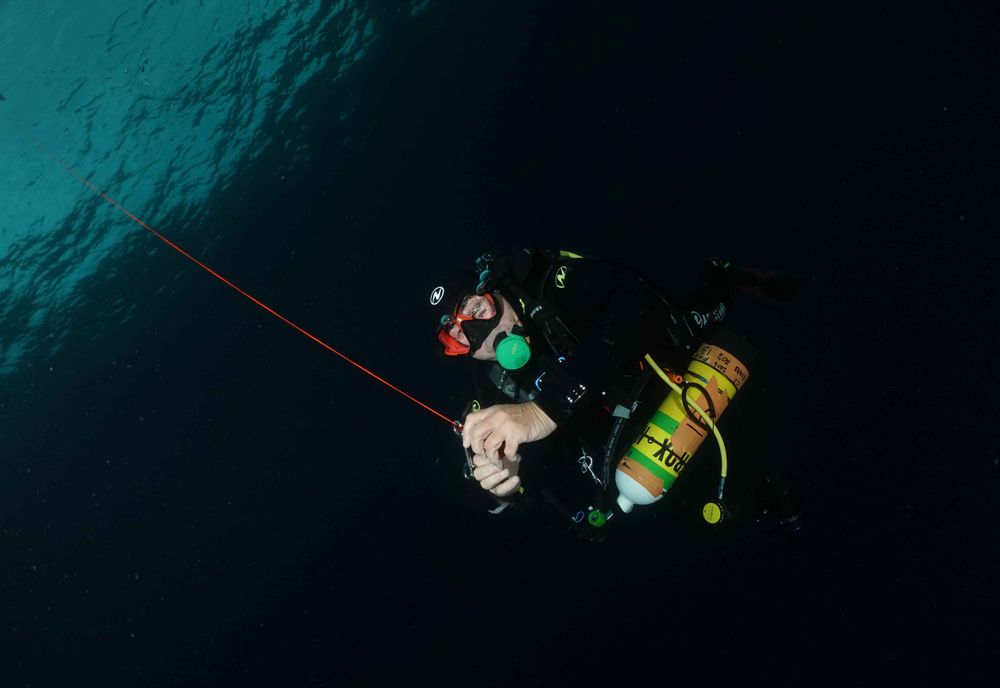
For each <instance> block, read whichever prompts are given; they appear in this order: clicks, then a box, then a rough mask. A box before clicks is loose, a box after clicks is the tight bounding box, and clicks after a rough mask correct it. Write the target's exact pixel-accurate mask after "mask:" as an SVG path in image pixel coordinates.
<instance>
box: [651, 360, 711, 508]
mask: <svg viewBox="0 0 1000 688" xmlns="http://www.w3.org/2000/svg"><path fill="white" fill-rule="evenodd" d="M644 358H645V359H646V362H647V363H649V365H650V366H651V367H652V368H653V370H655V371H656V374H657V375H659V376H660V378H661V379H662V380H663V381H664V382H666V383H667V386H668V387H670V389H672V390H674V391H675V392H677V394H679V395H680V397H681V399H682V400H683V399H684V390H682V389H681V388H680V387H679V386H678V385H677V383H676V382H674V381H673V380H671V379H670V378H669V377H668V376H667V374H666V373H665V372H663V370H662V369H661V368H660V366H658V365H656V361H654V360H653V357H652V356H650V355H649V354H646V355H645V357H644ZM681 405H682V406H683V401H682V402H681ZM698 410H699V411H701V417H702V419H703V420H704V421H705V423H707V424H708V426H709V427H710V428H712V434H714V435H715V440H716V441H717V442H718V443H719V456H720V458H721V459H722V471H721V473H720V476H721V477H722V480H723V481H725V479H726V474H727V473H728V472H729V461H728V460H727V458H726V443H725V442H723V441H722V433H720V432H719V428H717V427H716V425H715V420H714V419H712V418H710V417H709V415H708V411H706V410H704V409H702V408H701V407H700V406H699V407H698ZM719 492H720V498H721V492H722V487H721V485H720V487H719Z"/></svg>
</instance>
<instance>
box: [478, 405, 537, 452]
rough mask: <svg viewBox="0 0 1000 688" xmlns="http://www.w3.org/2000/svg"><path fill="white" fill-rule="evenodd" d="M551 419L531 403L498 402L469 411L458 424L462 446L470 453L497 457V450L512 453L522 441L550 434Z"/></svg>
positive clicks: (532, 440)
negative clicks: (470, 449) (460, 424)
mask: <svg viewBox="0 0 1000 688" xmlns="http://www.w3.org/2000/svg"><path fill="white" fill-rule="evenodd" d="M555 429H556V424H555V422H554V421H553V420H552V419H551V418H549V417H548V416H547V415H545V412H544V411H542V409H541V408H539V407H538V405H537V404H535V403H534V402H531V401H529V402H527V403H525V404H498V405H496V406H490V407H489V408H486V409H483V410H482V411H477V412H475V413H470V414H469V415H468V416H466V418H465V424H464V425H463V426H462V446H463V447H471V448H472V453H473V454H483V455H484V456H486V458H488V459H499V458H500V455H501V452H502V453H504V454H506V455H508V456H514V455H515V454H517V450H518V448H519V447H520V446H521V444H522V443H523V442H534V441H536V440H540V439H542V438H544V437H548V436H549V435H551V434H552V431H553V430H555Z"/></svg>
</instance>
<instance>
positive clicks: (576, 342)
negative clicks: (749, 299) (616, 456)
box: [476, 250, 729, 511]
mask: <svg viewBox="0 0 1000 688" xmlns="http://www.w3.org/2000/svg"><path fill="white" fill-rule="evenodd" d="M492 271H493V272H494V273H496V274H495V276H494V280H493V283H492V285H491V289H493V290H495V291H499V292H500V293H501V294H502V295H503V296H504V297H505V298H506V300H507V301H508V302H509V303H511V304H512V305H513V306H514V308H515V309H516V310H517V314H518V317H519V319H520V320H521V322H522V323H524V325H525V329H526V331H527V332H526V334H527V335H528V337H529V339H530V341H531V348H532V358H531V361H530V362H529V363H528V365H526V366H525V368H523V369H522V370H519V371H515V372H508V371H504V370H502V369H501V368H500V367H499V365H498V364H496V363H483V364H481V365H479V366H477V377H476V393H477V397H476V398H477V400H478V402H479V404H480V406H481V407H483V408H486V407H488V406H491V405H494V404H498V403H522V402H525V401H529V400H530V401H534V402H535V403H537V404H538V405H539V407H540V408H541V409H542V410H543V411H545V413H546V414H547V415H548V416H549V417H551V418H552V419H553V420H554V421H555V422H556V423H557V425H558V426H559V429H558V430H557V431H556V432H555V433H553V438H552V439H550V440H546V441H545V442H544V444H545V449H544V451H543V453H544V455H545V456H544V458H541V459H539V458H536V457H535V456H531V457H530V460H526V461H525V464H524V465H523V466H522V478H523V479H524V484H525V486H526V490H527V489H528V488H529V487H530V486H531V479H530V477H529V475H528V474H529V473H531V472H532V471H534V470H535V468H541V467H545V466H547V467H548V469H549V470H548V471H547V473H548V475H546V476H545V478H544V479H543V483H556V482H561V483H565V482H566V480H561V481H560V480H557V477H558V475H559V474H563V475H565V473H566V472H568V473H570V474H576V475H577V476H580V479H572V480H575V482H577V483H579V482H581V479H582V482H583V483H584V485H586V486H590V487H589V489H593V485H591V484H590V478H589V476H588V475H587V474H586V473H585V472H584V471H583V470H582V469H581V466H580V465H579V464H578V463H577V458H575V457H580V456H582V455H583V454H584V453H586V454H588V455H590V456H592V457H593V460H594V465H593V470H594V471H595V473H596V474H598V475H600V474H601V463H602V453H603V449H604V445H605V443H606V441H607V439H608V434H609V431H610V429H611V427H612V423H613V421H614V417H613V414H614V411H615V408H616V406H618V405H619V404H625V405H626V406H627V405H630V400H629V399H628V396H629V392H630V391H634V389H635V387H636V381H637V379H638V378H639V376H640V375H641V374H642V373H641V371H640V360H641V359H642V358H643V356H644V355H645V354H647V353H649V354H651V355H652V356H653V357H654V359H655V360H657V362H658V363H659V364H660V365H662V366H664V367H668V368H672V369H674V370H678V371H683V370H684V369H685V367H686V365H687V361H688V360H689V358H690V351H691V348H693V347H694V346H695V345H696V344H698V343H699V342H700V340H701V336H700V335H701V333H702V332H703V330H704V329H705V328H707V327H709V326H711V325H713V324H715V323H718V322H721V321H722V319H723V318H724V317H725V314H726V310H727V305H726V304H727V300H728V294H729V284H728V280H727V277H726V275H725V274H724V273H723V271H721V270H719V269H716V268H714V267H712V266H709V267H707V268H706V269H705V270H704V271H703V274H702V281H703V283H702V285H701V288H700V289H699V290H698V292H696V294H695V296H694V297H693V298H692V299H690V300H689V301H688V302H687V303H685V304H683V305H682V304H679V303H677V302H675V301H672V300H669V299H667V298H665V297H664V295H663V294H662V293H661V291H660V290H659V289H658V288H657V287H656V286H654V285H653V284H652V283H651V282H650V281H649V280H648V279H646V278H645V277H644V276H642V275H640V274H639V273H638V272H636V271H634V270H632V269H631V268H629V267H627V266H623V265H618V264H614V263H611V262H609V261H604V260H599V259H590V258H574V257H571V256H570V255H567V254H561V253H560V252H558V251H541V250H526V251H522V252H517V253H515V254H511V255H507V256H498V257H497V258H496V259H495V260H494V261H493V263H492ZM647 387H651V388H653V389H652V390H651V392H650V394H648V395H647V396H649V398H650V399H652V400H653V402H652V403H654V405H653V407H652V408H655V404H658V403H659V401H661V400H662V397H663V396H664V395H665V394H666V392H667V389H666V387H665V386H663V385H662V383H659V381H658V380H656V381H655V383H654V384H651V385H647ZM647 413H648V411H647ZM637 415H642V414H641V412H639V413H638V414H637ZM638 420H644V418H641V419H638ZM631 439H633V438H631V437H629V435H628V433H627V432H626V433H622V441H624V442H625V443H626V444H625V446H627V442H630V441H631ZM619 444H621V442H619ZM553 445H558V448H557V446H553ZM573 455H575V457H574V456H573ZM532 464H536V465H532ZM612 470H613V467H612ZM611 480H612V481H613V475H612V476H611ZM545 487H549V485H548V484H546V485H545ZM557 487H558V486H556V485H554V484H553V485H552V491H553V492H556V491H559V490H558V489H557ZM578 487H579V486H578ZM561 491H562V492H563V493H564V494H565V493H566V490H561ZM570 492H573V490H571V491H570ZM575 492H576V493H577V498H576V499H577V501H578V500H579V494H580V491H579V489H577V490H575ZM569 501H573V498H572V497H570V498H569V500H568V501H567V504H568V503H569ZM567 508H568V509H569V510H570V511H575V510H576V509H577V508H579V507H578V505H577V504H572V505H570V506H567Z"/></svg>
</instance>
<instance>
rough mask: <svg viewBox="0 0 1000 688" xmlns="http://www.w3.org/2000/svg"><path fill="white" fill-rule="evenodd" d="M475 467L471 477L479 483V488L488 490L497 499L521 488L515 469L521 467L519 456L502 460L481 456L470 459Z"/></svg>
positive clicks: (506, 457) (477, 455)
mask: <svg viewBox="0 0 1000 688" xmlns="http://www.w3.org/2000/svg"><path fill="white" fill-rule="evenodd" d="M472 463H473V464H474V465H475V466H476V468H475V470H473V471H472V477H474V478H475V479H476V480H478V481H479V486H480V487H481V488H483V489H484V490H489V491H490V492H492V493H493V494H495V495H496V496H497V497H506V496H507V495H509V494H511V493H512V492H514V491H515V490H517V488H518V487H520V486H521V478H519V477H518V475H517V469H518V467H519V466H520V465H521V455H520V454H514V456H505V457H504V458H503V459H488V458H486V457H485V456H483V455H482V454H476V455H475V456H473V457H472Z"/></svg>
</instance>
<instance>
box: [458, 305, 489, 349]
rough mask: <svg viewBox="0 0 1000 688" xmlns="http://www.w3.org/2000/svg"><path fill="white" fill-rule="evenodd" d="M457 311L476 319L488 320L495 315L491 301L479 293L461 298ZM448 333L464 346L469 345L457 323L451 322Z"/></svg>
mask: <svg viewBox="0 0 1000 688" xmlns="http://www.w3.org/2000/svg"><path fill="white" fill-rule="evenodd" d="M458 312H459V314H460V315H463V316H465V317H467V318H474V319H476V320H489V319H490V318H492V317H493V316H494V315H496V309H495V308H494V307H493V302H492V301H490V300H489V299H488V298H486V297H485V296H480V295H479V294H471V295H469V296H466V297H465V298H464V299H462V303H461V304H460V305H459V307H458ZM448 334H449V335H451V336H452V337H453V338H454V339H455V340H457V341H458V342H460V343H462V344H464V345H465V346H469V338H468V337H466V336H465V332H463V331H462V327H461V326H460V325H459V323H457V322H456V323H452V325H451V329H449V330H448ZM493 336H496V335H493ZM480 348H482V347H480Z"/></svg>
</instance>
